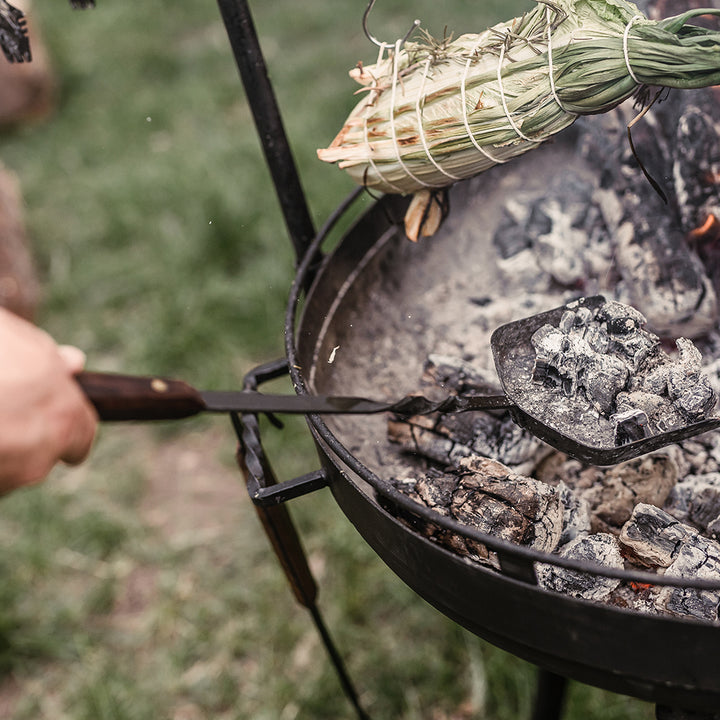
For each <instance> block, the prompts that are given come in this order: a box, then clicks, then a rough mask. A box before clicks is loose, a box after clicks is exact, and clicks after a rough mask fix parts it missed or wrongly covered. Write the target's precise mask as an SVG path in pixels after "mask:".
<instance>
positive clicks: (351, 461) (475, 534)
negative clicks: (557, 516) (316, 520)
mask: <svg viewBox="0 0 720 720" xmlns="http://www.w3.org/2000/svg"><path fill="white" fill-rule="evenodd" d="M466 182H470V181H466ZM460 184H462V183H460ZM363 194H364V191H363V189H362V188H359V189H356V190H354V191H353V192H351V193H350V194H349V195H348V196H347V197H346V198H345V200H344V201H343V202H342V203H341V204H340V205H339V206H338V207H337V208H336V209H335V211H334V212H333V213H332V214H331V215H330V216H329V218H328V219H327V221H326V222H325V224H324V225H323V226H322V227H321V229H320V230H319V231H318V233H317V234H316V235H315V237H314V238H313V240H312V242H311V243H310V245H309V246H308V249H307V251H306V253H305V255H304V256H303V258H302V260H301V262H300V263H299V264H298V268H297V273H296V275H295V278H294V280H293V283H292V286H291V288H290V294H289V298H288V303H287V307H286V315H285V350H286V356H287V358H288V365H289V373H290V377H291V379H292V382H293V385H294V388H295V391H296V392H297V393H298V394H299V395H307V394H309V390H308V387H307V383H306V380H305V377H304V375H303V368H302V366H301V364H300V363H299V362H298V359H297V341H296V330H297V321H298V311H299V310H300V309H301V308H303V302H302V296H303V294H305V295H306V298H305V299H306V300H308V299H309V298H310V297H311V295H312V293H313V291H314V290H316V288H317V287H318V285H319V284H320V283H321V281H322V269H324V268H325V267H326V266H327V264H328V262H329V260H330V259H331V258H332V252H331V253H329V254H327V255H325V254H324V253H323V252H322V246H323V244H324V243H325V242H326V241H327V240H328V238H329V236H330V235H331V233H332V232H333V230H335V228H336V227H337V225H338V223H339V221H340V220H341V219H343V218H344V216H345V214H346V213H348V212H349V211H350V210H351V209H352V207H353V205H354V204H355V202H356V200H357V199H358V198H359V197H361V196H362V195H363ZM408 202H409V200H408V199H407V198H403V197H400V196H395V195H385V196H383V197H381V198H380V199H379V200H377V201H376V202H375V203H373V205H371V206H370V207H369V208H368V209H367V210H365V211H364V212H363V213H361V214H359V216H358V217H356V218H355V219H354V221H353V223H352V225H351V227H350V228H349V229H348V231H347V233H349V232H351V231H352V229H353V228H354V227H356V226H357V225H358V224H360V223H361V222H362V221H363V219H364V218H366V217H367V216H368V215H370V214H371V213H377V212H380V211H382V212H384V214H385V217H386V219H387V222H388V227H392V226H393V225H394V226H396V228H397V233H398V234H400V233H402V223H401V221H400V220H398V219H396V218H401V217H402V211H403V208H404V206H405V205H406V204H407V203H408ZM319 258H322V268H320V267H319ZM306 288H309V289H308V290H307V292H306ZM308 422H309V424H310V425H311V426H312V427H313V428H314V430H315V431H316V432H317V433H318V434H319V436H320V437H321V438H322V440H323V441H324V442H325V443H326V444H327V445H328V447H329V448H330V449H331V450H332V451H333V453H335V454H336V455H337V457H338V458H339V459H340V460H341V461H342V462H343V463H344V464H346V465H347V466H348V467H349V468H351V469H352V470H353V471H354V472H355V473H357V474H358V475H359V476H360V477H361V478H363V480H365V481H366V482H367V483H368V484H369V485H370V486H371V487H372V488H373V490H374V491H375V492H376V493H377V494H378V495H379V496H382V497H383V498H385V499H386V500H388V501H389V502H390V503H392V504H394V505H396V506H399V507H400V508H402V509H403V510H405V511H407V512H409V513H410V514H412V515H414V516H419V517H421V518H422V519H423V520H425V521H427V522H431V523H434V524H435V525H438V526H440V527H441V528H442V529H444V530H447V531H450V532H452V533H454V534H456V535H459V536H461V537H463V538H465V539H468V540H472V541H474V542H478V543H481V544H483V545H485V546H487V547H488V548H490V549H491V550H493V551H495V552H497V553H498V555H499V556H500V557H501V558H503V557H504V558H508V559H511V560H517V561H519V562H520V563H521V565H522V566H523V567H524V568H525V570H526V572H525V573H524V575H525V576H526V582H528V580H527V575H528V574H529V575H530V576H531V577H534V578H536V574H535V567H534V563H542V564H546V565H552V566H555V567H560V568H563V569H565V570H570V571H576V572H580V573H586V574H592V575H596V576H601V577H606V578H613V579H618V580H621V581H624V582H633V583H641V584H649V585H655V586H658V587H675V588H681V589H694V590H710V591H718V590H720V581H718V580H714V581H713V580H703V579H701V578H697V577H695V578H681V577H673V576H669V577H668V576H666V575H659V574H655V573H651V572H645V571H642V570H625V569H618V568H610V567H607V566H603V565H600V564H599V563H594V562H587V561H581V560H575V559H572V558H563V557H560V556H559V555H553V554H551V553H547V552H543V551H539V550H534V549H532V548H529V547H525V546H521V545H517V544H515V543H512V542H508V541H506V540H502V539H500V538H498V537H496V536H493V535H489V534H486V533H483V532H481V531H479V530H476V529H474V528H472V527H470V526H468V525H465V524H462V523H459V522H458V521H456V520H453V519H452V518H449V517H446V516H443V515H440V514H439V513H436V512H435V511H433V510H432V509H431V508H428V507H426V506H423V505H421V504H419V503H417V502H416V501H414V500H412V499H411V498H409V497H407V496H406V495H403V494H402V493H400V492H399V491H398V490H396V489H394V488H392V487H391V486H390V485H389V484H388V483H387V482H384V481H383V480H382V479H381V478H380V477H379V476H378V475H376V474H375V473H374V472H373V471H372V470H370V469H369V468H368V467H366V466H365V465H364V464H363V463H362V462H361V461H360V460H359V459H358V458H357V457H355V455H353V454H352V453H351V452H350V451H349V450H348V449H347V448H346V447H345V446H344V445H343V443H342V442H341V441H340V440H339V439H338V438H337V436H336V435H335V434H334V433H333V432H332V430H330V428H329V427H328V426H327V424H326V423H325V422H324V420H323V419H322V417H321V416H319V415H309V416H308ZM345 480H346V481H347V482H351V481H350V480H349V479H348V478H347V477H345ZM357 490H358V491H359V492H364V491H363V490H361V489H360V488H357ZM368 501H370V502H372V503H373V504H375V505H376V506H377V509H378V510H380V511H382V512H385V510H384V509H383V508H382V507H381V506H380V505H379V504H378V503H377V500H376V499H375V498H372V497H370V496H368ZM407 531H408V532H412V533H415V530H413V529H412V528H410V527H408V528H407ZM501 568H502V560H501ZM502 572H503V573H504V574H511V573H507V572H506V571H504V570H502ZM677 619H680V620H682V621H684V622H689V623H691V624H700V625H703V626H707V623H704V622H702V621H696V620H693V619H688V618H684V617H681V618H677Z"/></svg>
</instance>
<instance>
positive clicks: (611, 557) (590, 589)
mask: <svg viewBox="0 0 720 720" xmlns="http://www.w3.org/2000/svg"><path fill="white" fill-rule="evenodd" d="M559 554H560V557H563V558H572V559H573V560H582V561H586V562H588V563H592V564H596V565H603V566H604V567H611V568H618V569H623V568H624V567H625V563H624V561H623V558H622V555H621V554H620V548H619V547H618V544H617V540H616V539H615V537H614V536H612V535H608V534H607V533H596V534H594V535H584V536H580V537H578V538H576V539H575V540H571V541H570V542H569V543H568V544H567V545H565V546H564V547H563V548H562V550H561V551H560V553H559ZM537 578H538V583H539V584H540V586H541V587H544V588H546V589H548V590H554V591H555V592H559V593H562V594H563V595H571V596H572V597H577V598H583V599H584V600H593V601H595V602H603V601H605V600H607V599H608V597H609V596H610V594H611V593H612V592H613V591H614V590H615V589H616V588H617V587H618V586H619V585H620V583H621V581H620V580H617V579H615V578H607V577H600V576H597V575H595V574H594V573H583V572H579V571H576V570H566V569H565V568H561V567H558V566H556V565H548V564H546V563H538V565H537Z"/></svg>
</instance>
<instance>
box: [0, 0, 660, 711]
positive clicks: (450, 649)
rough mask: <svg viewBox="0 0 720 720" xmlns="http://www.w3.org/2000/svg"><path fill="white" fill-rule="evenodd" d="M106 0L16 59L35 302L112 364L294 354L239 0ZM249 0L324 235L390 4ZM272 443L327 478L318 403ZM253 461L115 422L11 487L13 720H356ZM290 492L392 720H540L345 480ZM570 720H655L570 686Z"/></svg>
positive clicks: (49, 12)
mask: <svg viewBox="0 0 720 720" xmlns="http://www.w3.org/2000/svg"><path fill="white" fill-rule="evenodd" d="M18 4H19V1H18ZM97 4H98V7H97V8H96V9H94V10H86V11H73V10H71V9H70V7H69V3H67V2H62V1H61V0H58V1H57V2H43V3H39V2H37V3H35V4H34V5H32V6H28V5H27V4H26V5H24V7H25V8H26V9H27V10H28V14H29V18H30V24H31V27H32V31H33V33H34V35H33V37H34V41H33V52H34V54H35V64H34V65H33V66H32V67H33V69H34V70H33V73H30V71H29V68H30V67H31V66H25V67H22V66H18V65H16V66H10V65H8V64H7V63H5V60H4V59H3V58H0V62H2V63H4V64H5V66H6V67H3V74H2V75H0V97H4V98H5V100H4V102H6V104H7V105H11V104H12V103H10V100H9V99H8V98H9V95H10V88H11V87H13V88H14V87H23V83H25V84H26V85H27V83H30V85H27V87H29V88H30V90H31V91H32V92H31V95H32V101H31V102H30V101H28V103H27V105H26V107H27V108H28V109H27V111H23V112H20V113H17V112H15V114H14V115H13V114H12V113H8V114H6V115H4V116H3V117H2V118H0V122H1V123H2V126H3V129H2V134H0V161H1V162H2V164H3V165H4V166H5V171H6V173H9V175H8V176H7V177H6V182H7V183H9V186H10V187H11V188H15V189H16V190H17V191H18V192H19V193H20V194H21V197H22V207H23V215H24V228H25V234H26V239H25V241H24V242H25V245H24V247H25V251H29V253H28V254H29V257H30V258H31V261H32V268H31V271H28V269H27V267H26V266H23V273H25V280H26V284H25V286H24V287H25V288H26V291H27V293H28V296H29V297H28V298H27V300H28V302H29V303H30V307H31V311H32V313H33V315H34V317H35V320H36V322H37V323H38V324H39V325H41V326H42V327H44V328H46V329H47V330H49V331H50V332H51V333H52V334H53V335H54V336H55V337H56V339H57V340H58V341H60V342H68V343H73V344H76V345H78V346H80V347H82V348H84V349H85V350H86V352H87V354H88V366H89V368H91V369H95V370H118V371H123V372H132V373H143V374H165V375H172V376H177V377H180V378H183V379H185V380H187V381H188V382H190V383H192V384H193V385H195V386H196V387H198V388H203V389H225V388H237V387H239V386H240V384H241V382H242V378H243V376H244V374H245V373H246V372H248V371H249V370H250V369H252V368H253V367H254V366H255V365H257V364H258V363H261V362H265V361H269V360H273V359H276V358H279V357H282V355H283V352H284V350H283V325H284V307H285V302H286V298H287V294H288V290H289V286H290V284H291V282H292V279H293V276H294V257H293V252H292V248H291V244H290V242H289V240H288V238H287V235H286V233H285V228H284V224H283V221H282V217H281V215H280V211H279V207H278V204H277V201H276V198H275V195H274V190H273V187H272V183H271V181H270V177H269V173H268V171H267V170H266V168H265V165H264V160H263V158H262V153H261V150H260V146H259V142H258V139H257V135H256V133H255V129H254V126H253V124H252V119H251V116H250V111H249V109H248V106H247V103H246V100H245V96H244V92H243V89H242V86H241V83H240V80H239V77H238V73H237V70H236V68H235V65H234V61H233V59H232V55H231V51H230V46H229V43H228V40H227V36H226V34H225V30H224V27H223V24H222V22H221V19H220V14H219V11H218V8H217V5H216V3H214V2H213V0H184V1H183V2H182V3H179V2H171V1H170V0H154V1H152V2H143V3H129V2H109V1H108V0H98V3H97ZM250 5H251V9H252V11H253V13H254V17H255V22H256V25H257V30H258V34H259V36H260V39H261V42H262V45H263V49H264V53H265V55H266V60H267V63H268V65H269V69H270V73H271V79H272V81H273V83H274V85H275V89H276V93H277V96H278V100H279V103H280V106H281V109H282V111H283V114H284V119H285V123H286V129H287V132H288V136H289V138H290V142H291V144H292V147H293V150H294V153H295V156H296V159H297V162H298V165H299V168H300V173H301V176H302V179H303V183H304V186H305V190H306V192H307V195H308V199H309V203H310V207H311V210H312V213H313V217H314V219H315V222H316V223H317V224H318V225H320V224H321V223H322V221H323V220H324V219H325V218H326V217H327V215H328V214H329V213H330V212H331V211H332V209H333V208H335V207H336V206H337V205H338V203H339V202H340V201H341V200H342V198H343V197H344V196H345V195H346V194H347V193H348V192H349V191H350V190H352V188H353V186H352V183H351V182H350V181H349V180H348V179H347V178H346V177H345V175H344V174H343V173H341V172H340V171H338V170H337V169H336V168H333V167H331V166H328V165H325V164H323V163H320V162H319V161H318V160H317V159H316V155H315V150H316V148H318V147H322V146H325V145H327V144H328V143H329V142H330V141H331V140H332V138H333V137H334V136H335V134H336V132H337V131H338V130H339V128H340V127H341V125H342V122H343V121H344V119H345V116H346V115H347V114H348V112H349V111H350V109H351V108H352V106H353V105H354V104H355V102H356V98H355V97H354V96H353V93H354V91H355V88H356V87H357V86H356V85H355V84H354V83H353V82H352V81H351V80H350V79H349V78H348V76H347V71H348V70H349V69H350V68H352V67H353V66H355V64H356V63H357V62H358V61H359V60H363V61H364V62H365V63H366V64H367V63H371V62H374V60H375V58H376V55H377V50H376V49H375V48H374V46H372V45H371V44H370V43H369V42H368V40H367V39H366V38H365V36H364V35H363V32H362V25H361V20H362V14H363V12H364V10H365V5H366V3H365V0H342V2H341V1H339V0H334V1H333V2H329V1H328V0H304V1H303V2H302V3H298V2H297V1H296V0H263V2H260V1H259V0H256V1H255V2H251V3H250ZM531 5H532V2H531V0H503V1H502V2H500V1H496V0H483V1H482V2H468V1H467V0H466V1H464V2H463V1H461V0H449V1H448V2H445V3H437V2H435V1H434V0H415V2H412V3H409V2H407V1H403V0H378V3H377V8H376V9H375V10H374V11H373V14H372V16H371V18H370V27H371V31H372V32H373V34H375V35H376V36H377V37H379V38H381V39H386V40H388V41H390V40H394V39H395V38H396V37H398V36H402V35H404V34H405V32H406V31H407V29H408V28H409V27H410V24H411V23H412V20H413V19H414V18H416V17H418V18H420V19H422V21H423V27H424V28H425V29H427V30H429V31H430V32H431V33H432V34H433V35H435V36H440V37H441V36H442V35H443V34H444V33H445V32H447V33H450V32H452V33H454V34H456V35H457V34H462V33H463V32H476V31H480V30H483V29H484V28H485V27H486V26H487V25H489V24H492V23H494V22H496V21H499V20H504V19H507V18H509V17H511V16H514V15H516V14H519V13H521V12H522V11H523V10H524V9H527V8H528V7H530V6H531ZM33 78H34V79H33ZM18 83H19V84H18ZM13 102H14V101H13ZM21 105H22V103H21ZM18 252H20V251H18ZM34 283H36V284H34ZM279 389H282V388H279ZM266 442H267V444H268V448H269V454H270V456H271V457H272V459H273V460H274V461H275V465H276V468H277V470H278V474H279V475H280V477H281V478H289V477H293V476H295V475H299V474H302V473H304V472H308V471H310V470H313V469H315V468H316V464H315V463H316V460H315V457H314V451H313V449H312V447H311V446H310V441H309V438H308V435H307V433H306V431H305V428H304V424H303V422H302V421H301V420H300V421H297V422H295V423H289V424H288V427H287V428H286V429H285V430H284V431H282V432H278V431H276V430H274V429H272V428H270V429H268V431H267V432H266ZM234 451H235V439H234V435H233V431H232V428H231V427H230V423H229V421H228V420H227V419H225V418H222V417H214V418H199V419H193V420H188V421H182V422H177V423H164V424H158V425H152V426H150V425H106V426H104V427H102V429H101V432H100V434H99V437H98V440H97V443H96V446H95V449H94V452H93V454H92V456H91V458H90V460H89V461H88V462H87V463H85V464H84V465H83V466H82V467H80V468H77V469H73V470H64V469H58V470H56V471H55V472H54V473H53V474H52V476H51V478H50V479H49V481H48V482H47V483H45V484H44V485H42V486H41V487H38V488H34V489H31V490H27V491H22V492H18V493H16V494H15V495H14V496H10V497H8V498H6V499H4V500H3V501H2V502H1V503H0V543H1V546H2V548H3V552H2V554H0V578H1V581H0V717H2V718H11V719H12V720H30V719H32V720H38V719H44V718H48V719H49V718H52V719H53V720H62V719H65V718H67V719H68V720H126V719H127V720H151V719H152V720H160V719H164V718H168V719H172V720H205V719H208V720H209V719H210V718H213V719H216V720H219V719H228V720H231V719H241V718H242V719H244V718H254V719H262V718H268V719H270V718H272V719H273V720H292V719H293V718H319V719H323V718H328V719H329V718H333V719H337V718H352V717H354V714H353V711H352V709H351V708H350V707H349V706H348V704H347V702H346V700H345V699H344V697H343V695H342V693H341V690H340V688H339V686H338V683H337V681H336V679H335V676H334V673H333V671H332V669H331V667H330V665H329V663H328V661H327V658H326V656H325V652H324V650H323V648H322V647H321V645H320V643H319V640H318V637H317V634H316V632H315V630H314V628H313V626H312V624H311V623H310V620H309V618H308V616H307V614H306V611H305V610H303V609H302V608H300V607H299V606H297V605H296V604H295V601H294V599H293V597H292V594H291V592H290V590H289V588H288V587H287V585H286V582H285V579H284V576H283V574H282V572H281V570H280V567H279V565H278V563H277V561H276V559H275V557H274V555H273V554H272V552H271V550H270V547H269V544H268V542H267V540H266V538H265V536H264V535H263V533H262V531H261V529H260V526H259V523H258V521H257V519H256V517H255V514H254V511H253V509H252V507H251V504H250V502H249V500H248V499H247V495H246V492H245V489H244V486H243V482H242V478H241V475H240V473H239V471H238V470H237V468H236V465H235V462H234ZM291 509H292V512H293V517H294V518H295V519H296V521H297V523H298V527H299V529H300V533H301V537H302V539H303V541H304V544H305V546H306V549H307V552H308V554H309V556H310V559H311V563H312V567H313V570H314V572H315V573H316V576H317V578H318V580H319V584H320V598H319V604H320V607H321V609H322V611H323V612H324V614H325V616H326V620H327V622H328V625H329V626H330V630H331V632H332V633H333V635H334V636H335V639H336V641H337V644H338V646H339V648H340V650H341V652H342V654H343V656H344V657H345V659H346V662H347V665H348V668H349V671H350V674H351V676H352V677H353V678H354V680H355V683H356V685H357V686H358V689H359V691H360V695H361V701H362V703H363V704H364V706H365V707H366V709H367V711H368V713H369V714H370V715H371V716H372V717H373V718H376V719H389V718H392V719H393V720H410V719H420V718H422V719H423V720H469V719H470V718H492V719H497V720H501V719H507V720H511V719H512V720H515V719H516V718H523V717H529V714H530V709H531V703H532V697H533V691H534V690H533V687H534V677H535V670H534V668H532V667H531V666H529V665H527V664H525V663H523V662H521V661H519V660H516V659H514V658H512V657H510V656H508V655H506V654H505V653H503V652H501V651H498V650H495V649H493V648H492V647H491V646H489V645H488V644H486V643H484V642H483V641H481V640H479V639H478V638H476V637H474V636H471V635H470V634H468V633H466V632H465V631H463V630H462V629H460V628H458V627H457V626H456V625H454V624H453V623H452V622H450V621H449V620H447V619H446V618H444V617H442V616H441V615H439V614H438V613H437V611H435V610H434V609H432V608H431V607H430V606H428V605H426V604H425V603H424V602H423V601H422V600H420V599H419V598H417V597H416V596H415V595H414V594H413V593H412V592H411V591H410V590H408V589H407V588H406V587H405V586H404V585H403V584H402V583H401V582H400V581H399V580H398V579H397V578H396V577H395V576H394V575H392V573H390V571H389V570H387V569H386V568H385V566H384V565H383V564H382V563H381V561H380V560H379V559H378V558H377V557H376V556H375V555H374V554H373V553H372V551H371V550H370V549H369V548H368V547H367V546H366V545H365V544H364V542H363V541H362V540H361V539H360V537H359V536H358V535H357V534H356V532H355V530H354V529H353V528H352V526H351V525H350V524H349V522H347V520H346V519H345V518H344V516H342V514H341V513H340V511H339V510H338V509H337V508H336V507H335V505H334V503H333V500H332V498H331V497H330V496H329V494H328V493H327V492H325V491H323V492H319V493H313V494H312V495H311V496H309V497H306V498H304V499H301V500H297V501H294V502H293V503H292V506H291ZM566 717H568V718H583V719H584V720H601V719H602V720H612V719H617V720H620V719H621V718H622V719H623V720H625V719H627V720H634V719H639V718H647V719H649V718H651V717H653V713H652V710H651V708H650V707H649V706H648V705H645V704H643V703H639V702H637V701H633V700H630V699H628V698H624V697H619V696H615V695H610V694H607V693H603V692H600V691H596V690H593V689H590V688H587V687H583V686H580V685H572V686H571V690H570V696H569V699H568V709H567V713H566Z"/></svg>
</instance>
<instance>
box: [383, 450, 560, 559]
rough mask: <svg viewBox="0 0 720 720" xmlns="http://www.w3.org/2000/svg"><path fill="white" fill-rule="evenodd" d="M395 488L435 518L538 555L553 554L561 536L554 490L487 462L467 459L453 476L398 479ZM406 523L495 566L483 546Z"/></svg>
mask: <svg viewBox="0 0 720 720" xmlns="http://www.w3.org/2000/svg"><path fill="white" fill-rule="evenodd" d="M395 486H396V487H397V488H398V489H399V490H401V491H402V492H404V493H405V494H407V495H409V496H411V497H414V498H415V499H417V500H418V501H420V502H422V503H423V504H424V505H426V506H427V507H429V508H431V509H433V510H434V511H435V512H437V513H439V514H440V515H443V516H447V517H452V518H453V519H455V520H457V521H458V522H461V523H463V524H465V525H467V526H469V527H471V528H474V529H476V530H479V531H480V532H482V533H485V534H488V535H493V536H495V537H497V538H499V539H502V540H506V541H509V542H513V543H516V544H518V545H524V546H527V547H531V548H534V549H536V550H540V551H543V552H552V551H553V550H554V549H555V548H556V547H557V546H558V544H559V542H560V539H561V536H562V533H563V518H564V507H563V504H562V500H561V497H560V494H559V493H558V492H557V491H556V490H555V489H554V488H552V487H550V486H549V485H546V484H545V483H541V482H539V481H537V480H533V479H531V478H527V477H523V476H520V475H516V474H514V473H513V472H512V470H510V468H508V467H506V466H504V465H502V464H501V463H499V462H496V461H494V460H489V459H487V458H480V457H478V456H475V457H472V458H466V459H463V460H461V461H460V462H459V464H458V466H457V468H455V469H454V471H450V472H441V471H439V470H431V471H429V472H428V473H427V474H425V475H422V476H419V477H409V478H404V479H403V480H398V481H396V482H395ZM411 522H413V523H414V525H415V527H416V528H417V529H419V530H420V531H421V532H422V533H423V534H424V535H425V536H426V537H432V538H434V539H435V540H437V541H439V542H440V543H442V544H443V545H446V546H448V547H450V548H451V549H453V550H454V551H455V552H458V553H459V554H461V555H467V556H470V557H472V558H473V559H475V560H479V561H480V562H487V563H489V564H491V565H493V566H495V567H497V558H496V557H495V556H494V554H493V553H490V552H488V549H487V548H486V547H485V546H483V545H481V544H479V543H476V542H473V541H472V540H465V539H463V538H460V537H459V536H457V535H454V534H451V533H447V532H445V531H444V530H442V529H441V528H440V527H438V526H437V525H434V524H432V523H425V522H422V521H419V520H417V519H415V520H414V521H411Z"/></svg>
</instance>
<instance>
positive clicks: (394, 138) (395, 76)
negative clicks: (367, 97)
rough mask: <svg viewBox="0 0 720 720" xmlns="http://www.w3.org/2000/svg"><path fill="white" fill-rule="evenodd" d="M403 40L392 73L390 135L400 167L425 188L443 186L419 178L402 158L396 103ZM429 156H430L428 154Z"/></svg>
mask: <svg viewBox="0 0 720 720" xmlns="http://www.w3.org/2000/svg"><path fill="white" fill-rule="evenodd" d="M402 43H403V40H398V41H397V42H396V43H395V53H394V56H393V73H392V91H391V92H392V94H391V96H390V136H391V138H392V141H393V144H394V145H395V155H396V157H397V161H398V163H400V167H402V169H403V170H404V171H405V172H406V173H407V174H408V175H409V176H410V177H411V178H412V179H413V180H414V181H415V182H416V183H418V184H419V185H422V186H423V187H424V188H436V187H441V186H437V185H428V184H427V183H426V182H425V181H424V180H422V179H421V178H419V177H418V176H417V175H415V173H413V172H412V170H410V168H409V167H408V166H407V164H406V163H405V162H404V160H403V159H402V152H401V151H400V145H399V143H398V139H397V129H396V127H395V103H396V101H397V85H398V63H399V59H400V49H401V47H402ZM428 157H429V156H428Z"/></svg>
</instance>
